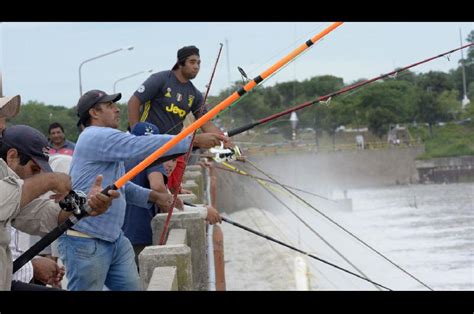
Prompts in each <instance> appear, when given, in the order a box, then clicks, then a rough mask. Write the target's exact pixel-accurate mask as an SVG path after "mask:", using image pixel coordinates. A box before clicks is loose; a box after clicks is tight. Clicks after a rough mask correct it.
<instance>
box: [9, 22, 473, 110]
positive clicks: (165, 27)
mask: <svg viewBox="0 0 474 314" xmlns="http://www.w3.org/2000/svg"><path fill="white" fill-rule="evenodd" d="M330 24H331V23H330V22H311V23H310V22H304V23H303V22H252V23H246V22H166V23H165V22H133V23H132V22H114V23H92V22H80V23H73V22H68V23H56V22H55V23H52V22H50V23H0V28H1V38H0V44H1V52H0V53H1V55H0V57H1V73H2V77H3V94H4V95H14V94H21V96H22V101H23V102H24V103H26V102H27V101H28V100H38V101H41V102H44V103H46V104H53V105H62V106H67V107H71V106H74V105H76V103H77V100H78V98H79V70H78V69H79V65H80V63H81V62H83V61H84V60H86V59H89V58H92V57H95V56H98V55H101V54H103V53H107V52H110V51H113V50H115V49H119V48H122V47H127V46H130V45H133V46H134V49H133V50H131V51H128V50H127V51H120V52H117V53H114V54H111V55H108V56H105V57H103V58H99V59H97V60H93V61H91V62H87V63H85V64H84V65H83V67H82V86H83V92H85V91H87V90H90V89H102V90H105V91H106V92H110V93H111V92H112V90H113V85H114V82H116V81H117V80H118V79H120V78H123V77H126V76H129V75H131V74H134V73H137V72H140V71H148V70H150V69H152V70H153V72H158V71H162V70H168V69H170V68H171V67H172V66H173V64H174V63H175V61H176V52H177V50H178V49H179V48H181V47H182V46H186V45H196V46H197V47H198V48H199V49H200V53H201V60H202V63H201V71H200V73H199V75H198V77H197V78H196V79H194V80H193V83H194V84H195V85H196V87H197V88H198V89H200V90H201V91H205V85H206V84H207V83H208V81H209V78H210V75H211V71H212V68H213V66H214V63H215V60H216V57H217V53H218V50H219V43H223V44H224V49H223V51H222V55H221V59H220V62H219V64H218V67H217V70H216V75H215V77H214V82H213V84H212V87H211V95H215V94H217V93H218V92H219V91H221V90H222V89H224V88H226V87H228V86H229V82H230V81H235V80H238V79H240V74H239V72H238V71H237V66H240V67H242V68H243V69H244V70H245V71H246V72H247V74H248V75H249V77H251V78H253V77H255V76H256V75H258V74H260V73H261V72H262V71H264V70H266V69H267V68H268V67H269V66H271V65H272V64H273V63H275V62H276V61H278V60H279V59H280V58H282V57H283V56H285V55H286V54H287V53H288V52H290V51H291V50H292V49H294V48H295V47H296V46H299V45H300V44H302V43H304V42H305V41H306V40H307V39H309V38H311V37H313V36H314V35H315V34H317V33H319V32H320V31H322V30H323V29H324V28H326V27H328V26H329V25H330ZM460 29H461V31H462V34H463V40H464V39H465V38H466V37H467V34H468V33H469V32H471V31H472V30H473V29H474V23H473V22H449V23H448V22H433V23H428V22H417V23H412V22H410V23H408V22H397V23H395V22H347V23H344V24H343V25H342V26H340V27H339V28H337V29H336V30H335V31H333V32H332V33H330V34H329V35H327V36H326V37H325V38H324V39H323V40H322V41H320V42H319V43H318V44H317V45H314V46H313V47H312V48H311V49H309V50H308V51H307V52H306V53H305V54H304V55H302V56H301V57H299V58H298V59H297V60H295V61H294V62H293V63H291V64H290V65H288V66H287V67H286V68H285V69H283V70H281V71H280V72H278V73H277V74H276V75H275V76H273V77H272V78H270V80H269V81H268V82H265V83H263V84H264V85H265V86H271V85H273V84H275V83H276V82H283V81H288V80H295V79H296V80H298V81H302V80H304V79H307V78H309V77H312V76H316V75H324V74H331V75H335V76H339V77H342V78H343V79H344V82H345V83H351V82H352V81H354V80H356V79H359V78H372V77H374V76H377V75H380V74H382V73H386V72H390V71H392V70H394V69H395V68H397V67H403V66H407V65H409V64H412V63H415V62H418V61H421V60H423V59H426V58H429V57H432V56H435V55H437V54H440V53H443V52H445V51H448V50H451V49H454V48H456V47H458V46H459V45H460V37H459V30H460ZM226 41H227V43H228V46H226V45H225V44H226ZM464 43H465V42H464ZM460 58H461V54H460V53H459V52H458V53H455V54H454V55H452V56H450V58H449V60H448V59H447V58H440V59H437V60H434V61H432V62H429V63H427V64H424V65H421V66H418V67H415V68H414V69H413V71H415V72H417V73H419V72H427V71H430V70H439V71H449V70H450V69H453V68H456V67H457V65H458V61H459V59H460ZM149 74H150V73H142V74H139V75H137V76H134V77H132V78H129V79H126V80H123V81H120V82H119V83H117V85H116V86H117V91H118V92H121V93H122V94H123V99H124V100H125V101H127V100H128V99H129V97H130V96H131V95H132V94H133V92H134V91H135V89H136V88H137V87H138V86H139V85H140V84H141V83H142V81H144V80H145V79H146V78H147V77H148V75H149Z"/></svg>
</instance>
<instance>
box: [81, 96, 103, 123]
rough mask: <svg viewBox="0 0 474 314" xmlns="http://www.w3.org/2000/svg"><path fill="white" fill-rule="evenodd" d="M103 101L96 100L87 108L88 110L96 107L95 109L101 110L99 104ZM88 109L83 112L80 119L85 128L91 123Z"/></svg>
mask: <svg viewBox="0 0 474 314" xmlns="http://www.w3.org/2000/svg"><path fill="white" fill-rule="evenodd" d="M102 104H103V103H101V102H98V103H96V104H94V105H92V107H90V108H89V110H91V109H96V110H99V111H100V110H102V108H101V106H102ZM89 110H87V112H86V113H85V114H84V116H83V118H82V119H81V121H82V124H83V125H84V127H85V128H87V127H88V126H90V125H91V123H92V117H91V115H90V114H89Z"/></svg>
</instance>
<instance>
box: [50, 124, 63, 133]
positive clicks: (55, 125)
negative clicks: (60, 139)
mask: <svg viewBox="0 0 474 314" xmlns="http://www.w3.org/2000/svg"><path fill="white" fill-rule="evenodd" d="M56 128H60V129H61V131H63V133H64V128H63V126H62V125H61V124H60V123H59V122H53V123H51V124H50V125H49V128H48V134H49V133H51V130H52V129H56Z"/></svg>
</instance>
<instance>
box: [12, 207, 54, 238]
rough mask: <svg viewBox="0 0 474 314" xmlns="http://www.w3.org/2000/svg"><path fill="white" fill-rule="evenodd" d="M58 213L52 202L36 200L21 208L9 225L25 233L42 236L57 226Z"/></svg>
mask: <svg viewBox="0 0 474 314" xmlns="http://www.w3.org/2000/svg"><path fill="white" fill-rule="evenodd" d="M60 211H61V208H60V207H59V205H58V204H57V203H55V202H54V201H53V200H51V199H42V198H37V199H34V200H33V201H31V202H30V203H29V204H28V205H26V206H24V207H23V208H21V209H20V211H19V213H18V214H17V216H16V217H14V219H12V220H11V224H12V226H13V227H15V228H16V229H18V230H20V231H23V232H25V233H28V234H32V235H39V236H44V235H46V234H47V233H48V232H50V231H51V230H53V229H54V228H55V227H57V226H58V216H59V212H60Z"/></svg>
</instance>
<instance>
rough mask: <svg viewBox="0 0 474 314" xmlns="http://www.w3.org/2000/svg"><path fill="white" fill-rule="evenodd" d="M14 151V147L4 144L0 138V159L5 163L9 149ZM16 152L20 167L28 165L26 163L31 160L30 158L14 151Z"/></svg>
mask: <svg viewBox="0 0 474 314" xmlns="http://www.w3.org/2000/svg"><path fill="white" fill-rule="evenodd" d="M12 148H13V149H16V148H14V147H11V146H10V145H8V144H6V143H4V142H3V141H2V138H1V137H0V158H2V159H3V160H4V161H5V162H7V153H8V151H9V150H10V149H12ZM16 151H17V152H18V156H19V157H20V165H22V166H24V165H26V164H27V163H28V161H30V160H31V157H30V156H28V155H26V154H24V153H23V152H21V151H19V150H18V149H16Z"/></svg>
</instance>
